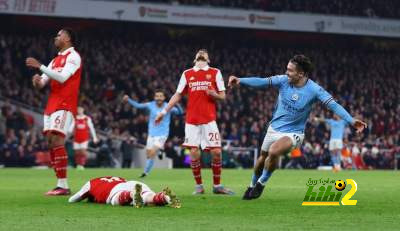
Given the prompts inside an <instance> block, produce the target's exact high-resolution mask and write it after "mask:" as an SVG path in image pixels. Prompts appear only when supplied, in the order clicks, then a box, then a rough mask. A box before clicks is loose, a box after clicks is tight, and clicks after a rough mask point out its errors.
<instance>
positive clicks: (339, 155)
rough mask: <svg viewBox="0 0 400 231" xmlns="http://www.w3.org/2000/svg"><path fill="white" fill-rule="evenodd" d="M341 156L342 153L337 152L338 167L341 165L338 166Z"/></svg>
mask: <svg viewBox="0 0 400 231" xmlns="http://www.w3.org/2000/svg"><path fill="white" fill-rule="evenodd" d="M341 155H342V153H341V152H340V151H338V152H337V153H336V164H337V165H339V166H340V165H341V164H340V162H341V159H342V158H341Z"/></svg>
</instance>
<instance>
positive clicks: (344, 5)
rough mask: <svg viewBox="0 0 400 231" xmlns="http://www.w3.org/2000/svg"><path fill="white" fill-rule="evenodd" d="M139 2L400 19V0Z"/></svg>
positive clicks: (146, 0) (149, 0) (166, 0)
mask: <svg viewBox="0 0 400 231" xmlns="http://www.w3.org/2000/svg"><path fill="white" fill-rule="evenodd" d="M138 2H145V3H148V2H150V3H164V4H181V5H190V6H210V7H228V8H239V9H251V10H263V11H272V12H296V13H312V14H328V15H343V16H361V17H374V18H400V2H399V1H397V0H351V1H348V0H305V1H300V0H138Z"/></svg>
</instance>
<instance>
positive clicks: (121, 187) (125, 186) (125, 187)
mask: <svg viewBox="0 0 400 231" xmlns="http://www.w3.org/2000/svg"><path fill="white" fill-rule="evenodd" d="M136 184H141V185H142V194H143V193H144V192H152V190H151V189H150V187H149V186H147V185H146V184H144V183H142V182H139V181H127V182H124V183H119V184H117V185H116V186H115V187H114V188H113V189H112V190H111V192H110V194H109V195H108V198H107V201H106V203H107V204H110V203H111V200H112V198H113V197H114V196H115V195H116V194H117V193H119V192H121V191H134V190H135V185H136Z"/></svg>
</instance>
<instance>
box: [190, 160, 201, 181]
mask: <svg viewBox="0 0 400 231" xmlns="http://www.w3.org/2000/svg"><path fill="white" fill-rule="evenodd" d="M190 167H191V168H192V172H193V177H194V180H195V181H196V184H202V180H201V164H200V159H197V160H192V162H191V164H190Z"/></svg>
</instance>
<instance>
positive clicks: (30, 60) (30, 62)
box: [25, 57, 42, 69]
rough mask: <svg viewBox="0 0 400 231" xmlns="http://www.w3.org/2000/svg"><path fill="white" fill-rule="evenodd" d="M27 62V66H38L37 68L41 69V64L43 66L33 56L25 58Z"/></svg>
mask: <svg viewBox="0 0 400 231" xmlns="http://www.w3.org/2000/svg"><path fill="white" fill-rule="evenodd" d="M25 64H26V66H27V67H32V68H36V69H39V68H40V66H42V64H41V63H40V62H39V61H38V60H37V59H35V58H32V57H28V58H27V59H26V60H25Z"/></svg>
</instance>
